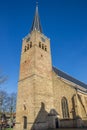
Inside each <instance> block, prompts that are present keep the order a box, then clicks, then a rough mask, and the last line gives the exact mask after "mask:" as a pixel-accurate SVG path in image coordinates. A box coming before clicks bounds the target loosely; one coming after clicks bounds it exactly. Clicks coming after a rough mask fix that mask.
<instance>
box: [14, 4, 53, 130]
mask: <svg viewBox="0 0 87 130" xmlns="http://www.w3.org/2000/svg"><path fill="white" fill-rule="evenodd" d="M51 109H53V86H52V63H51V53H50V40H49V39H48V38H47V37H46V36H45V35H44V34H43V33H42V27H41V24H40V19H39V13H38V6H36V11H35V16H34V20H33V24H32V28H31V31H30V34H28V35H27V36H26V37H25V38H24V39H23V44H22V52H21V61H20V76H19V82H18V97H17V109H16V128H15V129H16V130H24V129H27V130H39V129H44V128H48V126H49V122H50V119H49V116H48V115H49V114H48V113H49V112H50V110H51Z"/></svg>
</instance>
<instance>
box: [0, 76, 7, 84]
mask: <svg viewBox="0 0 87 130" xmlns="http://www.w3.org/2000/svg"><path fill="white" fill-rule="evenodd" d="M6 80H7V76H3V75H0V84H2V83H4V82H5V81H6Z"/></svg>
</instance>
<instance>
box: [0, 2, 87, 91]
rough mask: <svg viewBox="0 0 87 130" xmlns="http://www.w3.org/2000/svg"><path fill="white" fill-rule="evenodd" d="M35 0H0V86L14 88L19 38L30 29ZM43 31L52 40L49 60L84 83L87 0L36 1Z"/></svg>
mask: <svg viewBox="0 0 87 130" xmlns="http://www.w3.org/2000/svg"><path fill="white" fill-rule="evenodd" d="M35 6H36V0H0V72H2V74H4V75H7V76H8V80H7V81H6V82H5V83H4V84H2V85H1V87H3V88H4V89H5V90H7V91H8V92H9V93H10V92H13V91H15V92H16V91H17V82H18V77H19V66H20V55H21V46H22V38H24V37H25V36H26V35H27V34H28V33H29V31H30V28H31V25H32V21H33V17H34V13H35ZM39 14H40V20H41V24H42V28H43V33H44V34H45V35H46V36H48V37H49V38H50V39H51V52H52V63H53V65H54V66H56V67H57V68H59V69H60V70H62V71H64V72H66V73H68V74H70V75H71V76H73V77H75V78H77V79H78V80H81V81H83V82H85V83H86V84H87V0H39Z"/></svg>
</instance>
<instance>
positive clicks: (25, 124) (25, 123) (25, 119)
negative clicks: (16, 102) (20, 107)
mask: <svg viewBox="0 0 87 130" xmlns="http://www.w3.org/2000/svg"><path fill="white" fill-rule="evenodd" d="M23 118H24V126H23V128H24V129H27V117H26V116H24V117H23Z"/></svg>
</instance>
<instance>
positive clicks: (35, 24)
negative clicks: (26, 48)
mask: <svg viewBox="0 0 87 130" xmlns="http://www.w3.org/2000/svg"><path fill="white" fill-rule="evenodd" d="M33 30H37V31H39V32H41V33H42V27H41V24H40V18H39V12H38V0H36V11H35V16H34V20H33V24H32V28H31V31H33Z"/></svg>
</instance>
